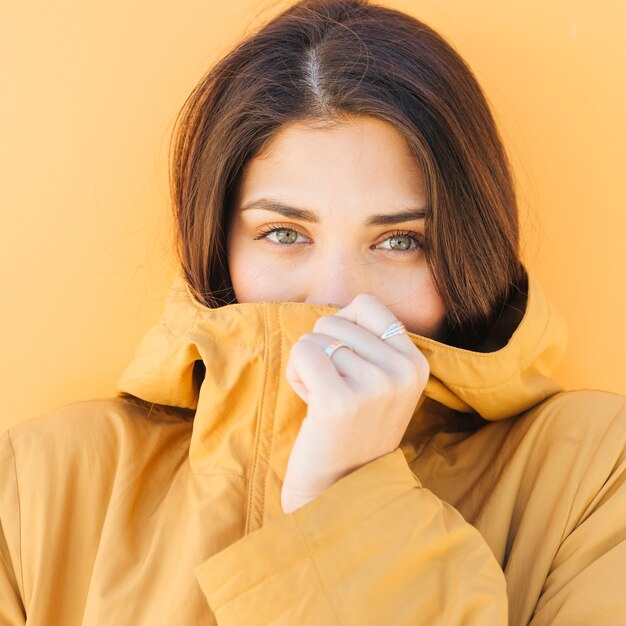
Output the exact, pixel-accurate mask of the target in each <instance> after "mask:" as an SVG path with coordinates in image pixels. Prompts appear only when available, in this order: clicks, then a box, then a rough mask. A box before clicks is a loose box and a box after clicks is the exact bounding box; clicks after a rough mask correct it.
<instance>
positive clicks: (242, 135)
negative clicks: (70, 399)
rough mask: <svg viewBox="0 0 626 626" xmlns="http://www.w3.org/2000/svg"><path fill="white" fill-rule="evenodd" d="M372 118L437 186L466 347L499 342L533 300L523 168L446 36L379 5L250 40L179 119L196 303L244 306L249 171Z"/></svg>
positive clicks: (443, 291) (174, 161)
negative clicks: (518, 194)
mask: <svg viewBox="0 0 626 626" xmlns="http://www.w3.org/2000/svg"><path fill="white" fill-rule="evenodd" d="M355 115H369V116H374V117H377V118H379V119H381V120H384V121H386V122H388V123H390V124H392V125H393V126H394V127H395V128H396V129H398V130H399V131H400V132H401V133H402V135H403V136H404V137H405V139H406V141H407V143H408V145H409V148H410V149H411V151H412V153H413V154H414V156H415V158H416V159H417V162H418V163H419V165H420V167H421V169H422V171H423V174H424V179H425V185H426V197H427V200H428V203H429V210H430V214H429V216H428V217H427V219H426V225H425V249H426V255H427V260H428V265H429V268H430V270H431V272H432V275H433V278H434V281H435V284H436V285H437V288H438V291H439V293H440V295H441V297H442V300H443V302H444V306H445V308H446V312H447V316H446V322H447V329H448V335H447V339H446V341H447V342H448V343H451V344H452V345H459V346H462V347H471V346H475V345H477V344H478V342H479V341H480V340H481V339H484V337H485V336H486V335H487V334H488V332H489V331H490V329H491V328H492V326H493V324H494V323H495V321H496V320H497V318H498V317H499V316H500V315H501V314H502V312H503V310H504V307H505V306H506V303H507V301H509V299H510V298H511V296H512V294H513V292H514V291H515V290H517V291H518V292H519V291H525V290H526V284H525V272H524V269H523V265H522V262H521V261H520V258H519V252H518V246H519V234H518V212H517V204H516V198H515V192H514V189H513V182H512V178H511V173H510V166H509V163H508V159H507V156H506V153H505V151H504V148H503V146H502V142H501V140H500V137H499V135H498V131H497V129H496V125H495V122H494V120H493V117H492V115H491V112H490V110H489V106H488V104H487V102H486V99H485V96H484V95H483V93H482V91H481V88H480V86H479V85H478V83H477V81H476V79H475V78H474V76H473V74H472V72H471V70H470V69H469V67H468V66H467V65H466V64H465V62H464V61H463V60H462V59H461V57H460V56H459V55H458V54H457V53H456V52H455V51H454V50H453V48H452V47H451V46H450V45H449V44H448V43H447V42H446V41H445V40H444V39H443V38H442V37H441V36H440V35H438V34H437V33H436V32H434V31H433V30H432V29H431V28H429V27H428V26H426V25H425V24H424V23H422V22H420V21H419V20H417V19H415V18H413V17H411V16H409V15H407V14H405V13H402V12H400V11H397V10H394V9H390V8H386V7H382V6H379V5H374V4H371V3H369V2H367V1H366V0H302V1H300V2H297V3H295V4H293V5H292V6H291V7H289V8H287V9H286V10H285V11H283V12H282V13H280V14H279V15H278V16H277V17H275V18H274V19H272V20H271V21H269V22H268V23H267V24H265V25H264V26H262V27H261V28H259V29H258V30H257V31H256V32H254V33H253V34H252V35H250V36H248V37H246V38H245V39H244V40H243V41H242V42H241V43H240V44H239V45H237V46H236V47H235V48H234V49H233V50H232V51H230V52H229V53H228V54H227V55H226V56H225V57H224V58H222V59H221V60H220V61H219V62H218V63H217V64H216V65H215V66H214V67H213V68H211V69H210V70H209V71H208V72H207V74H206V75H205V76H204V77H203V78H202V79H201V80H200V82H199V84H198V85H197V86H196V87H195V88H194V90H193V92H192V93H191V94H190V96H189V97H188V99H187V100H186V102H185V104H184V105H183V107H182V109H181V111H180V113H179V115H178V117H177V119H176V126H175V130H174V134H173V137H172V143H171V146H170V160H171V170H170V174H171V191H172V201H173V207H174V212H175V223H176V228H177V232H176V240H177V253H178V257H179V260H180V263H181V266H182V271H183V274H184V276H185V278H186V280H187V282H188V283H189V286H190V288H191V290H192V292H193V293H194V296H195V297H196V298H197V299H198V300H199V301H200V302H202V303H203V304H205V305H207V306H209V307H217V306H221V305H223V304H228V303H232V302H235V301H236V300H235V295H234V292H233V290H232V284H231V281H230V276H229V272H228V265H227V256H226V240H227V230H228V224H229V221H230V209H231V206H232V201H233V198H234V194H235V191H236V189H237V185H238V181H239V179H240V176H241V174H242V170H243V167H244V165H245V164H246V162H247V161H248V160H249V159H250V158H252V157H253V156H255V155H257V154H258V153H260V152H261V151H262V150H263V148H264V146H265V145H266V144H267V142H268V141H269V140H270V139H271V138H272V137H273V136H275V135H276V133H277V132H279V131H280V130H281V128H282V127H283V126H284V125H285V124H287V123H291V122H294V121H304V122H310V123H322V124H324V123H333V122H336V121H341V120H343V119H348V118H350V117H351V116H355Z"/></svg>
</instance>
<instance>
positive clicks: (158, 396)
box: [117, 275, 566, 456]
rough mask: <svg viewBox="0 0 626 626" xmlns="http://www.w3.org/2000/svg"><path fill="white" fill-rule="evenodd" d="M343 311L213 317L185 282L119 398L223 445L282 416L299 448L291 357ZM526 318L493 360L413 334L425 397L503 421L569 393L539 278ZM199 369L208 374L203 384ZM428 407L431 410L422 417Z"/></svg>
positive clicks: (244, 306) (310, 308) (239, 311)
mask: <svg viewBox="0 0 626 626" xmlns="http://www.w3.org/2000/svg"><path fill="white" fill-rule="evenodd" d="M524 305H525V307H524ZM338 310H339V309H338V308H336V307H332V306H323V305H317V304H310V303H299V302H255V303H236V304H230V305H226V306H222V307H219V308H214V309H211V308H208V307H206V306H205V305H203V304H201V303H200V302H198V301H197V300H196V299H195V297H194V296H193V294H192V292H191V290H190V288H189V286H188V285H187V283H186V281H185V280H184V278H183V277H182V276H181V275H178V276H177V277H176V279H175V280H174V283H173V284H172V286H171V289H170V291H169V294H168V297H167V301H166V305H165V308H164V311H163V314H162V317H161V320H160V322H159V323H158V324H157V325H156V326H155V327H153V328H152V329H151V330H149V331H148V333H147V334H146V336H145V337H144V338H143V340H142V341H141V343H140V345H139V347H138V349H137V352H136V355H135V357H134V359H133V360H132V361H131V363H130V364H129V365H128V367H127V368H126V369H125V370H124V372H123V373H122V375H121V377H120V379H119V381H118V385H117V387H118V391H119V392H120V395H122V394H131V395H133V396H136V397H138V398H141V399H143V400H145V401H148V402H154V403H157V404H163V405H169V406H175V407H182V408H187V409H195V410H196V414H195V418H194V422H195V423H194V435H193V437H196V439H197V438H200V439H202V440H203V441H205V440H206V438H213V439H214V441H213V443H214V444H215V445H218V444H219V441H222V442H223V441H224V439H223V437H224V435H225V433H226V430H227V429H228V428H229V424H231V425H232V422H233V420H236V418H237V415H244V414H248V415H254V414H257V413H258V412H264V411H269V412H270V413H271V414H272V415H273V416H278V418H277V422H276V424H278V425H280V424H281V423H282V422H281V421H280V417H281V416H289V417H288V418H287V419H286V421H285V422H284V423H283V426H284V427H285V428H286V429H287V430H288V431H289V432H290V433H291V435H292V436H293V437H294V438H295V435H297V432H298V430H299V425H300V423H301V420H302V419H304V416H305V414H306V405H305V403H304V402H303V401H302V400H301V399H300V398H299V397H298V396H297V394H296V393H295V392H294V391H293V390H292V389H291V387H290V386H289V384H288V383H287V380H286V378H285V369H286V363H287V358H288V356H289V350H290V347H291V346H292V345H293V343H294V342H295V341H296V340H297V339H298V338H299V337H300V336H301V335H302V334H303V333H306V332H311V331H312V329H313V326H314V324H315V321H316V320H317V319H318V318H319V317H321V316H325V315H331V314H333V313H336V312H337V311H338ZM521 310H523V315H521V316H518V318H517V319H515V320H514V321H512V320H511V319H508V318H507V316H506V315H505V316H503V317H502V318H501V320H500V323H499V324H498V325H497V326H496V328H495V329H494V334H497V335H498V336H499V339H498V342H499V345H502V346H503V347H501V348H499V349H496V350H494V351H491V352H478V351H476V352H475V351H472V350H465V349H461V348H456V347H452V346H449V345H446V344H443V343H440V342H438V341H435V340H433V339H430V338H427V337H423V336H421V335H416V334H414V333H408V335H409V337H410V338H411V340H412V341H413V342H414V343H415V345H416V346H417V347H418V348H419V349H420V350H421V351H422V352H423V353H424V355H425V356H426V358H427V360H428V362H429V365H430V370H431V374H430V378H429V380H428V383H427V385H426V389H425V391H424V394H423V397H426V398H429V399H430V400H432V401H434V402H435V403H438V404H439V405H443V406H444V407H447V408H448V409H452V410H454V411H460V412H463V413H475V414H478V415H479V416H481V417H482V418H484V419H486V420H501V419H505V418H508V417H511V416H514V415H517V414H519V413H521V412H522V411H525V410H527V409H529V408H530V407H532V406H534V405H535V404H537V403H538V402H540V401H542V400H543V399H545V398H547V397H549V396H551V395H553V394H555V393H557V392H559V391H561V390H562V388H561V386H560V385H559V384H558V383H557V382H556V381H555V380H553V379H552V378H551V376H550V375H551V372H552V371H553V368H554V367H555V365H556V364H557V362H558V360H559V359H560V358H561V356H562V354H563V352H564V350H565V345H566V329H565V325H564V322H563V320H562V318H561V317H560V315H558V313H557V312H556V311H555V310H554V308H553V307H552V306H551V305H550V303H549V302H548V301H547V299H546V297H545V295H544V293H543V292H542V290H541V288H540V286H539V285H538V283H537V282H536V280H535V279H534V278H533V277H532V276H529V277H528V298H527V301H526V302H522V308H521ZM519 317H521V320H520V319H519ZM198 361H202V362H203V363H204V366H205V368H206V372H205V374H204V379H203V380H202V379H201V377H199V376H198V370H197V366H196V362H198ZM431 404H432V403H431ZM420 405H421V401H420V403H418V406H417V407H416V413H417V412H418V411H419V407H420ZM272 419H274V418H273V417H272ZM198 422H200V423H198ZM294 433H295V434H294ZM240 443H242V444H245V443H249V444H250V445H253V443H252V442H250V441H248V442H244V441H242V442H240ZM192 453H193V439H192V449H191V450H190V456H192Z"/></svg>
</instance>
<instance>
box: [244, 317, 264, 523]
mask: <svg viewBox="0 0 626 626" xmlns="http://www.w3.org/2000/svg"><path fill="white" fill-rule="evenodd" d="M263 317H264V320H263V321H264V332H265V342H264V343H265V349H264V351H263V358H264V368H265V375H264V376H263V387H262V388H261V401H260V402H259V409H258V411H257V420H258V421H257V428H256V441H255V442H254V453H253V455H252V460H251V467H250V481H249V483H248V504H247V507H246V524H245V529H244V532H245V534H246V535H247V534H249V533H250V524H251V523H252V515H253V509H254V491H255V479H256V475H257V470H258V464H259V448H260V446H261V438H262V437H263V414H264V408H265V390H266V389H267V377H268V375H269V367H268V366H267V363H268V360H269V355H268V352H269V350H270V346H269V343H270V342H269V340H268V337H267V332H268V326H267V309H266V308H265V307H263ZM263 499H264V498H262V502H261V515H263V504H264V502H263Z"/></svg>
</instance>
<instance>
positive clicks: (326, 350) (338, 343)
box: [324, 341, 354, 359]
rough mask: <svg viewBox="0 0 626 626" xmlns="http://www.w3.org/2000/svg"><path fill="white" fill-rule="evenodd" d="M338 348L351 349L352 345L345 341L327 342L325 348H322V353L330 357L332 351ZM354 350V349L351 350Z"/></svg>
mask: <svg viewBox="0 0 626 626" xmlns="http://www.w3.org/2000/svg"><path fill="white" fill-rule="evenodd" d="M339 348H348V349H349V350H352V347H351V346H349V345H348V344H347V343H343V342H342V341H333V342H332V343H329V344H328V345H327V346H326V347H325V348H324V354H326V355H327V356H328V358H329V359H330V357H331V355H332V353H333V352H334V351H335V350H339ZM352 351H353V352H354V350H352Z"/></svg>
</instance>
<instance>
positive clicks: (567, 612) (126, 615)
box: [0, 0, 626, 626]
mask: <svg viewBox="0 0 626 626" xmlns="http://www.w3.org/2000/svg"><path fill="white" fill-rule="evenodd" d="M174 139H175V140H174V143H173V152H172V191H173V202H174V207H175V211H176V217H177V222H176V223H177V226H178V231H177V241H178V245H179V253H180V261H181V275H180V277H179V278H178V279H177V281H176V283H175V285H173V287H172V290H171V293H170V296H169V299H168V302H167V304H166V308H165V311H164V314H163V317H162V320H161V323H160V324H159V325H157V326H156V327H155V328H153V329H152V330H151V331H150V332H149V333H148V335H147V336H146V337H145V339H144V341H143V343H142V344H141V346H140V348H139V350H138V352H137V355H136V358H135V359H134V360H133V362H132V363H131V364H130V365H129V366H128V368H127V369H126V371H125V372H124V373H123V375H122V377H121V379H120V382H119V395H118V397H116V398H111V399H106V400H93V401H90V402H80V403H75V404H72V405H69V406H66V407H63V408H62V409H59V410H57V411H55V412H53V413H50V414H48V415H47V416H45V417H44V418H40V419H37V420H31V421H29V422H26V423H22V424H20V425H19V426H17V427H15V428H13V429H11V430H10V431H8V432H7V433H4V434H3V435H2V438H1V439H0V481H1V486H0V521H1V529H2V533H1V534H0V555H1V557H2V558H1V559H0V599H1V600H2V601H1V602H0V623H1V624H3V625H5V624H7V625H11V626H14V625H17V624H25V623H26V620H28V623H29V624H37V625H40V626H41V625H44V624H45V625H52V624H55V625H59V624H63V625H68V626H69V625H72V624H85V625H90V626H91V625H94V626H96V625H97V626H101V625H103V624H116V625H117V624H133V625H142V624H150V625H151V626H152V625H155V624H219V625H220V626H234V625H239V624H247V625H255V624H258V625H259V626H260V625H264V626H265V625H272V624H298V625H300V624H304V625H306V624H315V625H326V624H342V625H348V624H350V625H353V624H354V625H357V624H358V625H362V624H394V625H395V624H407V625H409V624H410V625H412V626H415V625H417V624H446V625H447V624H468V625H480V626H484V625H485V624H494V625H500V624H516V625H521V624H532V625H533V626H539V625H547V624H555V625H558V624H568V625H571V624H580V625H582V624H585V625H587V624H600V625H608V624H619V623H623V622H624V618H625V615H626V606H625V602H624V601H623V600H622V595H623V594H622V587H623V573H624V563H626V541H625V538H626V525H625V524H624V522H623V520H624V514H625V513H626V480H625V477H624V474H625V469H626V455H625V452H624V451H625V445H624V442H625V439H626V400H625V398H624V397H622V396H618V395H615V394H609V393H601V392H567V393H566V392H563V391H562V390H561V389H560V387H559V386H558V384H557V383H556V382H555V381H553V380H552V379H551V378H550V372H551V370H552V368H553V366H554V364H555V363H556V361H557V360H558V358H559V357H560V356H561V354H562V352H563V347H564V334H563V330H562V326H561V322H560V320H559V318H558V316H557V315H556V314H555V313H554V311H553V310H552V308H551V307H550V305H549V303H548V301H547V300H546V299H545V297H544V295H543V294H542V292H541V290H540V287H539V286H538V285H537V283H536V281H535V280H534V279H533V278H532V276H531V277H529V276H528V275H527V273H526V272H525V270H524V267H523V264H522V261H521V260H520V257H519V253H518V225H517V208H516V202H515V196H514V193H513V189H512V184H511V177H510V173H509V167H508V164H507V160H506V156H505V152H504V150H503V148H502V145H501V142H500V139H499V137H498V134H497V130H496V127H495V124H494V122H493V119H492V116H491V114H490V112H489V109H488V107H487V105H486V103H485V99H484V97H483V95H482V93H481V90H480V88H479V86H478V85H477V83H476V81H475V79H474V78H473V76H472V74H471V72H470V70H469V69H468V68H467V66H466V65H465V64H464V63H463V61H462V60H461V59H460V58H459V56H458V55H457V54H456V53H455V52H454V51H453V50H452V49H451V48H450V47H449V46H448V45H447V44H446V43H445V42H444V41H443V40H442V39H441V38H440V37H439V36H438V35H437V34H435V33H434V32H433V31H432V30H431V29H429V28H428V27H427V26H425V25H424V24H422V23H420V22H418V21H417V20H415V19H413V18H411V17H409V16H407V15H404V14H402V13H399V12H396V11H393V10H390V9H386V8H382V7H377V6H374V5H369V4H367V3H365V2H360V1H357V0H350V1H337V0H331V1H305V2H300V3H298V4H294V5H293V6H292V7H290V8H289V9H287V10H286V11H285V12H284V13H282V14H281V15H279V16H278V17H276V18H275V19H273V20H272V21H271V22H270V23H268V24H267V25H266V26H265V27H264V28H262V29H260V30H259V31H258V32H257V33H255V34H253V35H252V36H250V37H249V38H248V39H246V40H245V41H244V42H242V43H241V44H240V45H239V46H238V47H237V48H236V49H235V50H233V51H232V52H231V53H230V54H228V55H227V56H226V57H225V58H224V59H222V60H221V61H220V62H219V63H218V64H217V65H216V67H214V68H213V69H212V70H211V71H210V72H209V73H208V74H207V75H206V76H205V77H204V78H203V79H202V80H201V82H200V84H199V85H198V87H197V88H196V89H195V90H194V92H193V93H192V94H191V96H190V98H189V99H188V101H187V103H186V104H185V107H184V108H183V111H182V113H181V116H180V119H179V124H178V126H177V129H176V134H175V138H174Z"/></svg>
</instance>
